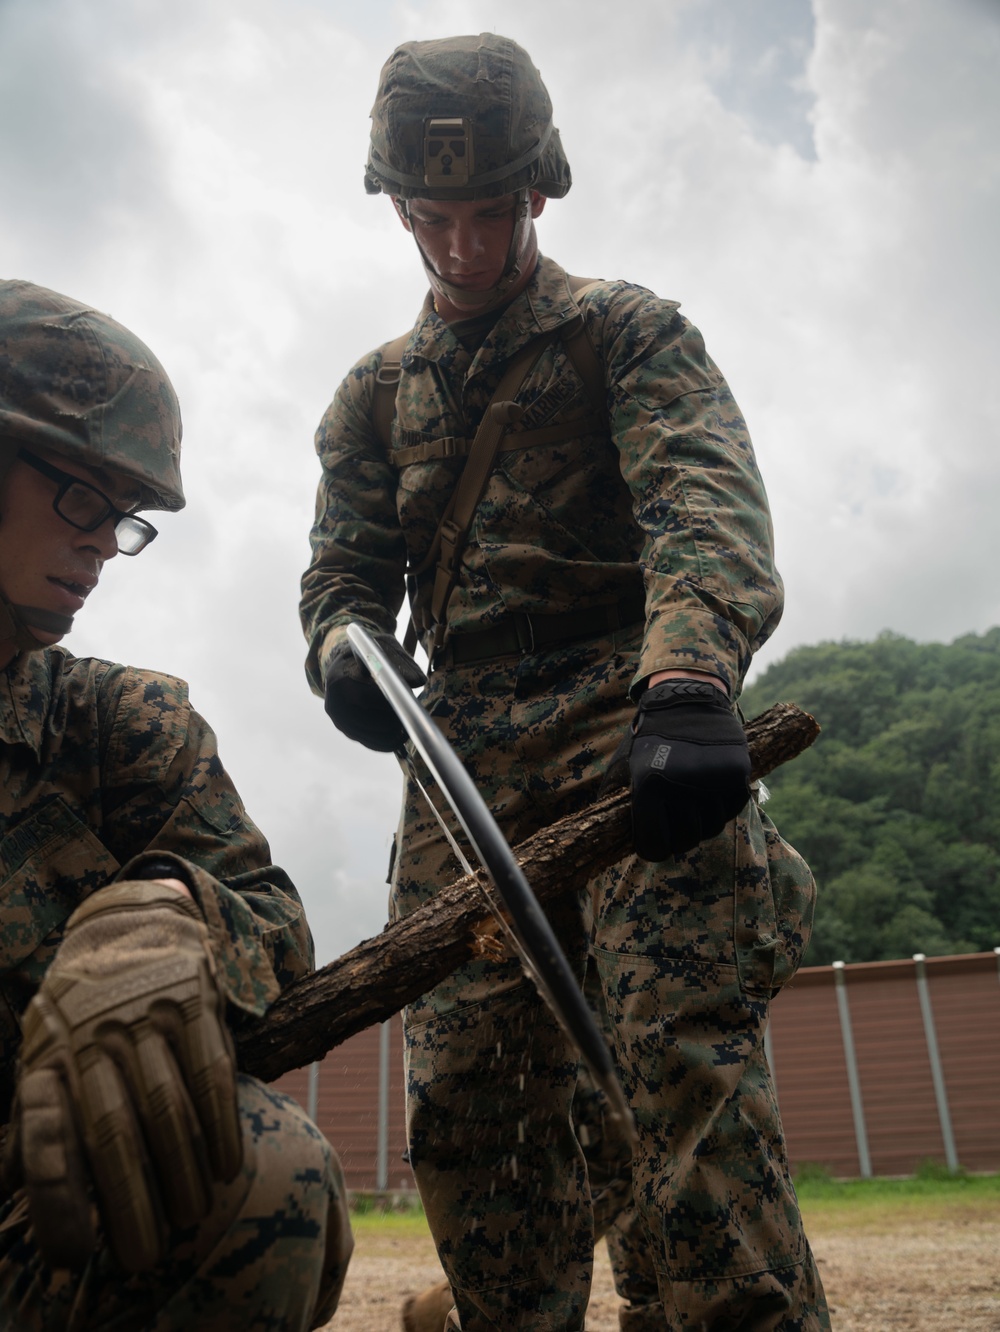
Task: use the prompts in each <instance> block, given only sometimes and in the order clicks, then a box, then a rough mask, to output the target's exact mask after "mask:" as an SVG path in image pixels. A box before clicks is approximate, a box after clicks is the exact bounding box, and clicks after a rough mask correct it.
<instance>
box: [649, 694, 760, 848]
mask: <svg viewBox="0 0 1000 1332" xmlns="http://www.w3.org/2000/svg"><path fill="white" fill-rule="evenodd" d="M628 765H629V774H630V778H631V785H632V829H633V836H634V840H635V848H636V852H637V854H638V855H639V856H640V857H642V859H644V860H650V861H660V860H666V859H667V858H668V857H669V856H672V855H680V854H683V853H684V852H686V851H690V850H691V849H692V848H693V847H695V846H697V845H698V843H699V842H702V841H705V840H706V839H707V838H709V837H714V836H716V835H717V834H718V833H720V832H721V831H722V829H723V828H724V827H725V826H726V824H727V823H728V822H729V820H730V819H732V818H735V816H736V815H737V814H738V813H739V812H740V810H741V809H742V808H743V806H744V805H745V804H746V802H747V800H748V798H749V794H750V788H749V780H750V755H749V751H748V749H747V742H746V736H745V734H744V732H743V728H742V726H741V725H740V722H739V719H738V718H737V717H736V714H735V713H734V712H733V710H732V708H731V707H730V705H729V703H728V702H727V701H726V699H725V698H724V696H723V695H722V693H721V691H720V690H718V689H717V688H716V687H715V685H713V684H711V683H709V682H705V683H702V682H699V681H689V680H672V681H667V682H664V683H662V684H659V685H655V686H654V687H653V688H652V689H648V690H647V691H646V693H645V694H643V696H642V698H641V699H640V701H639V708H638V711H637V713H636V718H635V721H634V723H633V735H632V738H631V743H630V744H629V746H628Z"/></svg>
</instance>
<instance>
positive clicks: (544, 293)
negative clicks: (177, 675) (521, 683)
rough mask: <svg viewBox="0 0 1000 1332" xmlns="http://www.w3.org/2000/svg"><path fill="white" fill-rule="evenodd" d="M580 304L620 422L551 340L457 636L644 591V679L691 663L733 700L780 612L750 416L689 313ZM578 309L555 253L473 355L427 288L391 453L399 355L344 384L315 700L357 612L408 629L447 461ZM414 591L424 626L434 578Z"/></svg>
mask: <svg viewBox="0 0 1000 1332" xmlns="http://www.w3.org/2000/svg"><path fill="white" fill-rule="evenodd" d="M579 306H580V308H581V309H582V311H583V315H584V318H585V321H586V326H587V330H588V333H589V336H590V338H591V341H592V343H593V346H594V348H595V350H596V352H597V354H598V357H599V359H600V361H601V362H602V363H603V366H604V370H605V378H606V388H607V415H606V418H605V419H601V418H600V417H597V416H595V415H594V414H593V413H588V408H589V403H588V399H587V395H586V391H585V386H584V385H583V383H582V381H581V379H580V378H579V376H578V375H577V373H576V371H575V370H574V368H573V365H572V362H571V360H570V359H569V357H568V356H567V354H566V351H565V348H564V346H563V344H562V342H561V341H560V340H559V338H558V336H557V337H556V339H555V340H554V341H552V342H551V343H550V344H549V345H548V346H547V347H546V348H545V350H544V351H543V352H542V354H541V356H540V358H539V360H538V361H537V363H536V364H535V366H534V368H533V369H532V371H531V372H530V373H529V375H528V377H527V379H526V380H525V382H524V383H523V384H522V386H521V389H520V391H519V392H518V394H517V402H518V404H519V405H520V406H522V407H523V408H524V414H523V416H522V417H521V419H520V420H519V421H518V422H517V424H516V425H515V426H514V427H513V429H512V430H511V431H510V433H509V434H508V435H507V436H506V437H505V439H504V440H503V442H502V443H501V445H500V453H499V456H498V458H497V462H496V465H495V467H494V470H493V473H492V475H491V477H490V480H489V483H488V485H487V488H486V490H485V492H484V495H483V498H482V500H481V501H480V504H479V507H478V509H477V512H476V515H475V518H474V521H473V525H472V527H471V529H470V533H469V541H468V545H467V546H466V549H465V552H464V554H463V557H462V561H461V569H460V574H459V578H458V581H457V585H456V587H455V589H454V591H453V592H452V595H451V600H450V602H449V604H448V617H447V618H448V625H449V630H450V631H451V632H456V633H461V632H463V631H471V630H476V629H482V628H487V627H489V626H491V625H493V624H496V623H497V622H499V621H502V619H503V617H504V616H505V615H506V614H508V613H509V612H512V611H514V612H516V611H522V612H527V613H529V614H530V613H536V614H558V613H560V612H565V611H573V610H578V609H581V608H586V607H590V606H596V605H600V604H602V603H610V604H619V605H621V604H622V603H625V602H628V601H630V600H637V599H638V598H641V596H642V594H643V590H644V591H645V606H646V632H645V638H644V642H643V647H642V651H641V655H640V661H639V670H638V672H637V674H636V677H635V681H634V684H638V682H639V681H640V680H642V679H644V678H645V677H646V676H648V675H649V674H650V673H651V672H652V671H655V670H660V669H665V668H670V667H688V668H690V667H694V668H696V669H699V668H700V669H701V670H706V671H709V672H711V673H713V674H716V675H718V676H719V677H720V678H721V679H723V680H725V681H726V683H727V685H728V686H729V687H730V689H731V690H732V692H733V694H734V695H735V694H736V693H737V692H738V689H739V684H740V681H741V680H742V678H743V676H744V674H745V672H746V669H747V666H748V665H749V662H750V658H751V655H752V653H753V651H754V649H755V648H757V647H758V646H759V645H760V644H761V643H762V642H764V640H765V639H766V638H767V637H768V635H769V634H770V633H771V631H772V630H773V628H774V626H775V625H776V623H777V621H778V619H779V617H780V614H781V605H782V589H781V581H780V579H779V577H778V575H777V572H776V571H775V568H774V563H773V558H772V533H771V521H770V515H769V512H768V506H767V498H766V495H765V493H764V487H763V483H762V481H761V478H760V474H759V472H758V470H757V464H756V460H755V458H754V453H753V448H752V445H751V443H750V438H749V435H748V434H747V430H746V427H745V425H744V423H743V419H742V417H741V415H740V412H739V409H738V407H737V406H736V403H735V402H734V400H733V397H732V394H731V393H730V390H729V388H728V386H727V384H726V382H725V380H724V379H723V377H722V375H721V374H720V373H719V371H718V369H717V368H716V366H715V365H714V364H713V362H712V361H711V359H710V358H709V356H708V355H707V353H706V351H705V346H704V343H703V341H702V338H701V335H700V334H699V333H698V331H697V329H695V328H694V327H693V326H692V325H691V324H689V323H688V321H687V320H686V319H684V318H683V316H682V315H680V314H679V312H678V307H677V304H676V303H675V302H672V301H664V300H661V299H659V298H658V297H656V296H654V295H653V293H652V292H650V291H647V290H646V289H645V288H643V287H637V286H634V285H632V284H629V283H626V282H617V281H615V282H603V281H602V282H600V283H598V284H597V285H595V286H593V287H591V288H590V289H589V290H587V291H586V292H584V293H582V294H581V297H580V302H579ZM576 308H577V307H576V306H575V305H574V302H573V298H572V297H571V295H570V291H569V287H568V285H567V279H566V273H565V271H564V270H563V269H561V268H560V267H559V266H558V264H555V263H553V262H552V261H551V260H549V259H545V258H542V259H540V261H539V264H538V267H537V269H536V271H535V273H534V275H533V277H532V280H531V282H530V283H529V285H528V286H527V288H526V289H525V290H524V291H523V292H522V293H521V294H520V295H519V296H518V297H517V298H516V299H515V300H514V301H513V302H512V303H511V304H510V305H509V306H507V307H506V309H504V310H503V312H502V313H501V315H500V318H499V319H498V321H497V322H496V324H495V325H494V327H493V329H492V330H491V332H490V333H489V335H488V336H487V338H486V340H485V342H484V343H483V344H482V346H481V347H480V348H479V350H478V351H477V352H476V354H475V355H470V354H469V353H468V352H467V351H466V350H465V348H464V347H463V346H462V344H461V342H460V341H459V340H458V339H457V338H456V336H455V333H454V332H453V331H452V330H451V329H450V328H449V326H448V325H447V324H445V323H444V321H443V320H442V319H440V317H439V316H438V315H437V314H436V313H435V312H434V309H433V304H432V302H431V300H430V298H429V297H428V299H427V301H426V302H425V304H424V307H423V310H422V312H421V314H420V317H419V318H418V320H417V323H416V325H415V326H414V328H413V330H412V332H411V334H410V337H409V341H408V343H407V345H406V348H405V351H404V352H403V355H402V375H401V380H400V385H399V389H398V393H397V397H396V418H395V420H394V422H393V427H392V445H391V449H390V450H389V451H388V452H387V451H386V450H385V449H384V448H383V446H382V444H381V443H380V441H379V439H378V438H377V435H376V433H375V431H374V429H373V425H372V386H373V382H374V377H375V374H376V372H377V370H378V369H379V367H380V365H381V362H382V357H383V352H384V347H383V348H379V349H378V350H376V351H374V352H372V353H371V354H370V355H369V356H366V357H365V358H364V359H363V360H361V361H360V362H358V364H357V365H356V366H355V367H354V368H353V369H352V370H351V371H350V373H349V374H348V376H347V378H346V379H345V380H344V382H343V384H342V385H341V386H340V389H339V390H338V392H337V395H336V397H335V398H334V401H333V403H332V405H331V406H330V408H329V410H328V411H327V413H326V415H325V416H324V418H323V420H322V422H321V424H320V427H319V430H318V432H317V436H316V448H317V452H318V454H319V457H320V460H321V462H322V465H323V474H322V478H321V482H320V487H319V495H318V500H317V513H316V522H315V525H314V527H313V531H312V538H311V539H312V548H313V560H312V564H311V565H310V568H309V569H308V571H307V572H306V574H305V576H304V578H303V582H302V591H303V597H302V607H301V611H302V619H303V625H304V628H305V632H306V636H307V638H308V639H309V641H310V652H309V659H308V663H307V671H308V673H309V677H310V681H311V683H312V685H313V687H314V688H316V689H319V688H320V687H321V681H322V674H323V670H324V668H325V665H326V660H327V658H328V656H329V653H330V651H331V649H332V648H333V646H334V645H335V643H336V642H337V641H338V639H339V638H340V636H342V634H343V631H344V626H345V625H346V624H347V623H349V622H350V621H351V620H352V619H359V620H361V621H362V622H363V623H364V624H366V625H367V626H368V627H369V628H371V629H375V630H381V631H385V630H388V631H392V630H393V628H394V627H395V620H396V613H397V611H398V609H399V607H400V605H401V602H402V597H403V588H404V569H405V568H406V566H407V564H409V566H410V567H411V568H412V567H417V566H419V565H420V563H421V562H422V561H423V559H424V557H425V555H426V552H427V550H428V548H429V546H430V544H431V542H432V539H433V535H434V532H435V530H436V529H437V525H438V522H439V520H440V518H441V514H442V511H443V509H444V506H445V504H446V502H447V500H448V498H449V496H450V495H451V492H452V490H453V488H454V485H455V478H456V476H457V474H458V471H459V469H460V467H461V461H460V459H458V458H456V457H454V456H448V455H449V454H454V452H455V451H456V444H455V441H459V443H458V445H457V449H458V451H460V450H461V447H462V445H461V441H463V440H466V439H471V437H472V436H473V435H474V434H475V431H476V428H477V426H478V425H479V422H480V420H481V418H482V416H483V413H484V412H485V410H486V408H487V406H488V404H489V402H490V399H491V397H492V396H493V393H494V391H495V389H496V388H497V385H498V382H499V380H500V377H501V375H502V373H503V371H504V369H505V367H506V365H507V363H508V362H509V361H510V359H511V358H512V357H513V356H515V355H516V354H517V353H518V351H519V350H520V348H521V347H523V346H524V344H525V343H526V342H527V341H529V340H530V339H531V338H533V337H535V336H536V335H537V334H539V333H542V332H544V331H546V330H551V329H556V328H558V327H559V326H561V325H566V324H567V323H568V321H570V320H571V319H573V318H574V316H575V313H576ZM588 415H589V417H590V419H589V421H588V419H587V418H588ZM574 420H576V421H579V422H580V429H579V433H575V432H574V427H573V425H572V424H568V423H571V422H573V421H574ZM560 427H562V429H561V430H560V429H559V428H560ZM540 429H547V430H548V432H549V433H551V434H555V435H559V434H562V436H563V438H561V439H558V440H557V441H556V442H551V443H549V442H542V443H540V444H539V445H538V446H537V447H534V446H531V445H530V444H529V446H528V447H518V445H519V443H521V444H523V443H526V442H527V441H526V440H524V441H519V440H518V435H519V433H520V432H522V431H527V430H533V431H534V430H540ZM540 438H541V437H540ZM401 451H402V452H401ZM412 581H413V582H415V583H416V587H415V588H413V587H411V599H412V602H413V610H414V620H415V623H416V626H417V628H418V630H419V631H420V632H421V634H423V633H425V632H426V631H427V629H428V627H429V601H430V589H431V585H432V581H433V568H432V569H431V570H430V571H429V572H428V573H427V574H424V575H423V576H421V577H420V578H417V579H415V580H412Z"/></svg>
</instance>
